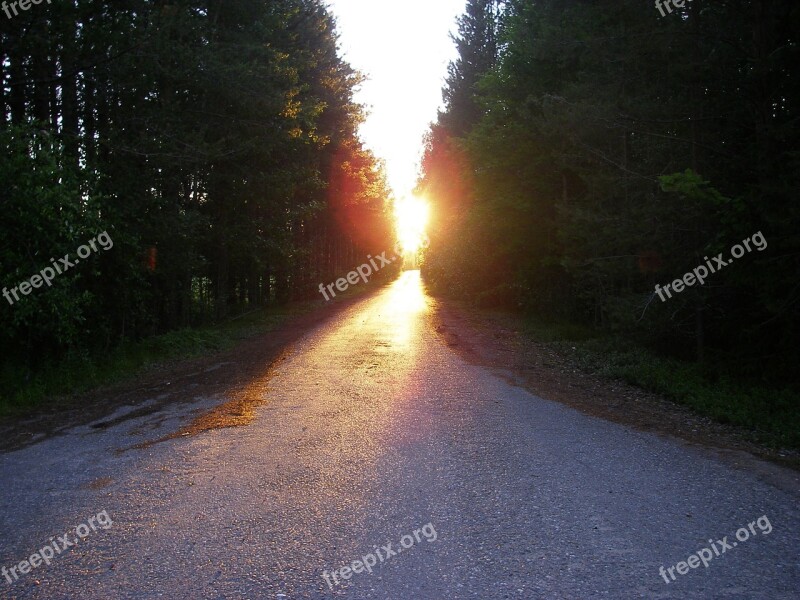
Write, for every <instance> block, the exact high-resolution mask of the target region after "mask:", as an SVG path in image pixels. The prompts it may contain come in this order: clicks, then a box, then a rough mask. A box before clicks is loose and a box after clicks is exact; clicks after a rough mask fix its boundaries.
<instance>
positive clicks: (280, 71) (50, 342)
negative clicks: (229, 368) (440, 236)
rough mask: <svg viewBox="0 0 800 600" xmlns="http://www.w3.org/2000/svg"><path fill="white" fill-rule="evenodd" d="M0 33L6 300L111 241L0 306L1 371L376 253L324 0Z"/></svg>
mask: <svg viewBox="0 0 800 600" xmlns="http://www.w3.org/2000/svg"><path fill="white" fill-rule="evenodd" d="M12 16H13V15H12ZM0 28H1V29H0V48H2V50H0V55H2V59H1V60H0V68H1V69H2V72H1V75H0V77H1V81H2V85H0V106H2V123H0V152H2V156H0V181H2V185H0V207H1V209H0V229H1V230H2V232H3V239H2V241H1V242H0V273H2V277H3V283H2V285H3V286H4V289H5V291H6V293H7V294H12V293H14V294H15V295H17V296H19V292H14V291H13V290H14V288H17V287H18V285H19V283H20V282H23V281H25V280H27V279H29V278H31V276H34V275H36V274H37V273H40V272H41V271H42V270H43V269H45V268H48V267H51V266H54V265H57V264H58V263H57V261H58V259H60V257H62V256H65V255H67V254H71V255H72V256H73V257H75V256H76V250H77V249H79V248H81V247H82V245H83V244H86V243H88V241H89V240H93V239H94V238H95V237H96V236H98V235H99V234H105V235H106V236H107V237H108V238H109V239H110V240H112V241H113V249H110V250H108V251H102V250H101V251H100V252H99V253H93V254H92V256H90V257H89V258H88V259H87V260H85V261H84V262H83V263H82V264H77V265H75V267H74V268H71V269H70V272H69V273H68V274H64V275H59V276H57V277H55V278H54V279H52V281H51V282H48V284H47V285H42V286H41V288H42V289H35V290H33V293H29V295H26V297H24V298H21V297H20V298H21V300H23V301H19V302H17V301H14V302H11V300H9V303H11V304H9V303H7V302H6V301H5V300H4V302H3V304H4V305H5V307H4V308H3V309H2V311H0V322H2V327H1V328H0V337H1V338H2V341H0V344H2V347H3V349H4V350H3V354H4V367H5V368H6V369H10V370H13V371H15V372H16V371H20V370H23V371H25V372H28V373H31V372H36V370H37V369H41V368H43V366H44V365H46V364H49V363H51V362H54V361H58V360H60V359H62V358H66V357H76V356H77V357H81V356H87V357H88V356H90V355H92V354H93V353H98V352H100V353H103V352H106V351H108V350H109V349H112V348H115V347H117V346H119V345H120V344H122V343H124V342H125V341H127V340H138V339H142V338H147V337H149V336H153V335H156V334H160V333H163V332H167V331H171V330H175V329H178V328H185V327H192V326H198V325H202V324H204V323H213V322H219V321H221V320H224V319H226V318H229V317H232V316H235V315H239V314H243V313H246V312H247V311H250V310H253V309H255V308H258V307H261V306H265V305H269V304H275V303H286V302H288V301H291V300H297V299H302V298H305V297H311V296H313V295H314V294H315V293H316V292H315V290H316V286H317V285H318V284H319V282H321V281H328V280H329V279H331V278H333V277H334V276H335V277H338V276H339V275H340V273H342V272H343V271H346V270H349V269H350V268H352V265H353V263H354V262H355V257H358V259H359V261H361V260H363V257H364V256H366V254H367V253H368V252H377V251H380V250H385V249H387V248H389V247H391V245H390V242H391V239H392V237H391V235H392V234H391V220H390V212H389V210H390V207H389V206H388V201H389V195H390V193H389V190H388V187H387V184H386V178H385V175H384V170H383V166H382V164H381V162H380V161H379V160H378V159H377V158H376V157H375V156H374V155H373V154H372V153H371V152H370V151H369V150H367V149H366V148H365V147H364V146H363V144H362V142H361V141H360V139H359V137H358V134H357V131H358V127H359V125H360V123H361V122H362V121H363V118H364V112H363V109H362V107H361V106H360V105H358V104H356V103H355V102H354V101H353V93H354V90H355V89H356V88H357V86H358V85H359V83H360V81H361V78H362V76H361V75H360V74H359V73H357V72H356V71H355V70H354V69H353V68H351V67H350V65H349V64H347V63H346V62H345V61H344V60H343V59H342V58H341V56H340V53H339V51H338V48H337V37H336V31H335V21H334V19H333V17H332V16H331V14H330V12H329V10H328V9H327V7H326V6H325V5H324V3H323V2H322V1H321V0H226V1H224V2H223V1H222V0H202V1H194V0H126V1H125V2H99V1H94V0H59V1H58V2H54V3H52V4H51V5H39V6H31V5H28V9H27V10H26V11H25V12H19V14H18V15H17V16H13V18H11V19H7V18H6V17H5V16H4V15H3V14H1V13H0ZM84 253H85V251H84ZM35 283H36V281H35V280H34V284H35ZM21 289H22V290H24V291H28V292H30V290H29V289H27V288H26V287H25V286H22V287H21ZM9 297H10V298H11V299H12V300H13V298H14V295H9V296H8V297H7V299H8V298H9Z"/></svg>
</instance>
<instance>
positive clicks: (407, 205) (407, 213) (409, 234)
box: [394, 196, 429, 254]
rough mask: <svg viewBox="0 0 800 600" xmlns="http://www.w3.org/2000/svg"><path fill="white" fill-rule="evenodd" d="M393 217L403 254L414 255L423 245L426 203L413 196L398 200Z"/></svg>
mask: <svg viewBox="0 0 800 600" xmlns="http://www.w3.org/2000/svg"><path fill="white" fill-rule="evenodd" d="M394 216H395V226H396V228H397V239H398V240H399V242H400V245H401V246H402V247H403V250H404V251H405V252H407V253H409V254H414V253H416V252H417V251H419V249H420V248H421V247H422V245H423V241H424V238H425V228H426V227H427V226H428V216H429V207H428V204H427V202H425V201H424V200H422V199H420V198H416V197H413V196H412V197H409V198H403V199H402V200H398V201H396V202H395V205H394Z"/></svg>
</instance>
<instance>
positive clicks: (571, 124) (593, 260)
mask: <svg viewBox="0 0 800 600" xmlns="http://www.w3.org/2000/svg"><path fill="white" fill-rule="evenodd" d="M798 34H800V7H798V6H797V4H796V3H791V2H783V1H780V0H720V1H717V2H702V1H699V0H694V1H692V2H687V3H686V4H685V6H684V7H683V8H678V7H674V10H673V11H672V12H671V13H668V14H665V15H664V16H662V15H661V13H660V12H659V11H658V10H657V8H656V7H654V6H653V5H652V4H649V3H646V2H645V3H636V2H622V1H616V0H614V1H612V0H609V1H605V2H595V1H583V0H569V1H566V0H508V1H500V0H469V2H468V3H467V10H466V12H465V14H464V15H463V16H462V17H461V19H460V21H459V30H458V34H457V35H456V36H455V40H456V43H457V44H458V50H459V54H458V59H457V60H456V61H455V62H453V63H452V64H451V66H450V70H449V74H448V78H447V82H446V86H445V89H444V98H445V108H444V110H442V111H441V112H440V114H439V117H438V120H437V121H436V122H435V123H434V124H433V125H432V127H431V129H430V132H429V134H428V137H427V140H426V148H425V154H424V159H423V176H422V178H421V181H420V190H419V191H420V192H421V193H424V194H426V195H427V196H428V197H430V198H431V199H432V201H434V202H435V203H436V209H435V211H434V221H433V222H432V225H431V235H430V237H431V248H430V251H429V254H428V256H427V259H426V265H425V267H424V270H425V276H426V278H427V280H428V281H429V282H430V284H431V285H432V286H433V287H434V288H435V289H439V290H442V291H445V290H449V291H450V292H451V293H452V292H455V293H457V294H459V295H461V296H466V297H469V298H472V299H473V300H475V301H476V302H477V303H479V304H482V305H490V306H508V307H514V308H522V309H524V310H526V311H530V312H532V313H537V314H540V315H546V316H548V317H551V318H558V319H566V320H572V321H580V322H583V323H585V324H588V325H592V326H595V327H597V328H600V329H602V330H604V331H608V332H614V333H616V334H619V335H621V336H623V337H628V338H629V339H632V340H636V341H637V342H640V343H643V344H647V345H649V346H651V347H653V348H655V349H657V350H659V351H662V352H665V353H669V354H671V355H675V356H679V357H682V358H685V359H690V360H695V361H699V362H700V363H702V364H706V365H708V366H709V367H713V368H716V369H717V371H718V372H720V371H721V370H722V369H724V371H725V372H728V373H733V374H737V375H748V376H753V377H763V378H765V379H769V378H773V377H782V378H786V379H792V378H793V375H792V372H793V364H794V362H796V359H797V356H798V350H797V340H798V339H800V336H799V335H798V334H800V327H799V326H798V325H800V284H798V274H800V233H799V232H798V225H800V203H798V201H797V190H798V183H799V182H800V181H799V180H800V177H798V174H799V173H800V169H799V168H798V167H799V166H800V161H799V160H798V159H800V154H798V149H799V148H800V144H798V141H800V140H799V139H798V138H799V136H798V134H799V133H800V119H798V116H799V114H798V102H799V101H800V80H798V78H797V77H796V73H797V65H798V64H800V61H798V58H799V57H798V52H800V49H799V47H798ZM758 232H761V234H762V235H763V237H764V238H765V239H766V241H767V242H768V248H767V249H766V250H764V251H763V252H760V251H759V252H753V253H749V254H747V255H746V256H744V257H742V258H741V259H740V260H737V261H735V262H734V263H732V264H731V265H729V266H727V267H726V268H725V269H724V270H720V271H718V272H716V273H713V274H712V275H710V276H709V277H708V278H707V279H706V281H705V283H704V284H703V285H693V286H692V287H687V289H686V290H684V291H683V292H682V293H680V294H677V295H674V296H673V297H672V298H670V299H668V301H664V302H662V301H661V300H660V298H659V297H658V295H657V294H656V292H655V290H656V287H655V286H656V285H662V286H663V285H665V284H668V283H671V282H673V281H674V280H677V279H679V278H682V277H683V275H684V273H687V272H690V271H692V269H693V268H695V267H696V266H697V265H703V264H706V261H707V260H708V257H714V256H717V255H718V254H719V253H725V255H726V256H727V255H728V254H729V249H730V248H731V247H732V246H734V245H735V244H737V243H739V242H741V241H742V240H744V239H746V238H748V237H750V236H753V235H755V234H756V233H758Z"/></svg>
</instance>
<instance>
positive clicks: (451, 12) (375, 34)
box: [330, 0, 466, 197]
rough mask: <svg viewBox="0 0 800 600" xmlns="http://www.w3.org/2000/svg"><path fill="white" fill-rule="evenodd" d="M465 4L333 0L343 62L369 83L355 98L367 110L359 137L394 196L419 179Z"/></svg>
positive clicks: (422, 0) (420, 0)
mask: <svg viewBox="0 0 800 600" xmlns="http://www.w3.org/2000/svg"><path fill="white" fill-rule="evenodd" d="M465 5H466V0H330V6H331V9H332V11H333V14H334V15H336V18H337V22H338V30H339V34H340V44H341V48H342V50H343V52H344V56H345V58H346V59H347V60H348V62H350V64H351V65H353V67H354V68H356V69H357V70H359V71H361V72H362V73H364V74H365V75H366V76H367V77H368V78H369V80H368V81H366V82H365V83H364V85H363V86H362V89H361V91H360V92H359V93H358V95H357V96H356V100H357V101H358V102H360V103H362V104H364V105H366V107H367V110H368V111H369V116H368V118H367V122H366V123H365V124H364V125H363V126H362V128H361V136H362V138H363V139H364V142H365V143H366V144H367V146H368V147H369V148H371V149H372V150H373V151H374V152H375V154H376V155H378V157H379V158H383V159H384V160H386V167H387V171H388V174H389V183H390V184H391V186H392V189H394V191H395V194H396V195H397V196H398V197H402V196H404V195H406V194H409V193H410V192H411V190H412V188H413V187H414V185H415V183H416V179H417V168H418V164H419V159H420V156H421V151H422V137H423V135H424V134H425V132H426V131H427V129H428V124H429V123H430V122H431V121H434V120H435V119H436V111H437V109H438V108H439V107H440V106H441V104H442V86H443V85H444V78H445V75H446V74H447V64H448V63H449V62H450V61H451V60H452V59H453V58H455V55H456V51H455V46H454V44H453V42H452V40H451V39H450V33H451V32H455V31H456V18H457V17H458V16H459V15H461V14H462V13H463V12H464V8H465Z"/></svg>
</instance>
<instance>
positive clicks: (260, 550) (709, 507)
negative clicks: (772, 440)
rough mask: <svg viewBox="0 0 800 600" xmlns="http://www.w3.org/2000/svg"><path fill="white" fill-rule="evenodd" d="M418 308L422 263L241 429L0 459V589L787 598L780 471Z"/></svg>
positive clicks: (794, 528) (330, 339) (318, 340)
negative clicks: (646, 428)
mask: <svg viewBox="0 0 800 600" xmlns="http://www.w3.org/2000/svg"><path fill="white" fill-rule="evenodd" d="M434 312H435V311H434V303H433V301H432V300H431V299H430V298H429V297H427V296H426V295H425V293H424V292H423V288H422V286H421V284H420V281H419V277H418V274H417V273H416V272H408V273H405V274H404V275H403V276H402V278H401V279H400V280H398V281H397V282H395V283H394V284H392V285H390V286H388V287H385V288H383V289H381V290H380V291H378V292H377V293H375V294H373V295H371V296H368V297H365V298H363V299H361V300H359V301H357V302H355V303H353V304H352V305H351V306H349V307H348V308H347V309H346V310H343V311H341V312H339V313H338V314H336V316H334V317H332V318H331V319H330V320H329V321H327V322H325V323H323V324H322V325H320V326H318V327H316V328H315V329H314V330H313V331H311V332H310V333H309V334H307V335H305V336H304V337H303V338H302V339H301V340H300V341H299V342H298V343H296V344H295V345H294V347H293V348H292V351H291V353H290V354H288V356H287V358H286V359H285V360H283V361H281V362H280V363H278V364H277V365H276V366H275V367H274V368H273V369H272V370H271V371H268V368H267V367H268V366H267V365H265V366H264V377H263V380H261V381H258V382H254V385H255V386H256V388H255V389H256V390H257V391H258V390H260V391H258V392H257V393H259V394H260V395H261V396H262V398H263V399H265V400H266V401H265V402H264V403H263V404H261V405H260V406H256V407H254V408H253V409H252V410H253V411H254V412H253V415H252V417H253V418H252V421H251V422H250V423H249V424H247V425H245V426H241V427H236V428H220V429H212V430H209V431H203V432H201V433H198V434H196V435H189V434H187V435H184V436H178V437H174V438H172V439H166V440H164V441H160V442H158V443H154V444H151V445H148V444H144V445H141V446H139V447H135V446H137V444H141V443H142V442H150V441H154V440H158V439H159V438H161V437H163V436H165V435H167V434H170V433H174V432H175V431H176V430H179V429H180V427H181V426H182V425H185V424H186V423H187V422H189V421H190V420H191V419H192V418H194V417H195V416H197V414H198V411H200V410H205V409H209V408H211V407H213V406H214V405H216V404H219V403H221V402H223V401H224V400H225V398H219V397H213V398H208V397H203V396H202V395H200V396H198V397H197V398H196V400H195V402H193V403H191V404H188V405H180V406H170V405H167V406H165V407H164V408H161V409H159V410H158V411H157V412H155V413H153V414H149V415H144V416H141V417H137V418H129V419H125V418H119V417H124V416H125V411H126V410H129V411H133V410H134V409H135V407H129V408H127V409H126V408H122V409H118V410H117V413H115V414H112V415H108V417H107V419H106V424H108V423H112V424H111V425H110V426H104V427H96V426H95V427H93V426H92V425H93V424H91V423H90V424H87V425H84V426H79V427H74V428H72V429H70V430H68V431H64V432H62V433H61V434H60V435H58V436H56V437H52V438H49V439H44V440H42V441H40V442H38V443H36V444H33V445H30V446H28V447H26V448H24V449H21V450H17V451H14V452H8V453H5V454H2V455H0V481H1V483H0V485H1V486H2V492H0V533H1V534H2V538H1V539H0V566H2V567H3V568H4V569H5V571H3V576H2V578H0V597H2V598H43V599H44V598H46V599H57V598H98V599H110V598H170V599H183V598H186V599H189V598H251V599H260V598H270V599H279V598H280V599H286V600H288V599H293V598H320V599H321V598H377V599H390V598H391V599H397V600H401V599H403V600H404V599H417V598H419V599H432V600H442V599H446V600H456V599H459V598H476V599H477V598H480V599H484V600H488V599H501V598H547V599H550V598H576V599H584V598H612V599H619V598H748V599H750V598H798V597H800V559H798V548H800V545H799V544H798V537H799V535H800V533H799V532H800V528H799V527H798V525H800V515H799V514H798V506H799V505H798V497H799V496H800V494H798V491H797V489H796V487H795V486H793V485H777V484H775V483H774V481H773V480H772V479H771V478H767V477H765V476H764V475H763V473H762V470H760V469H757V468H749V467H747V468H745V467H740V468H737V467H734V466H732V465H731V463H730V461H726V460H724V459H723V457H721V455H720V453H718V452H715V451H713V450H712V449H705V448H701V447H697V446H691V445H688V444H686V443H683V442H679V441H677V440H674V439H671V438H667V437H663V436H658V435H655V434H651V433H647V432H641V431H636V430H633V429H631V428H628V427H624V426H621V425H617V424H614V423H610V422H606V421H603V420H599V419H596V418H593V417H589V416H585V415H583V414H581V413H578V412H576V411H574V410H572V409H570V408H566V407H565V406H563V405H560V404H557V403H553V402H549V401H547V400H543V399H541V398H537V397H535V396H533V395H531V394H529V393H528V392H526V391H525V390H523V389H520V388H517V387H514V386H512V385H510V384H508V383H507V382H506V381H505V380H504V379H503V378H501V377H499V376H498V374H497V373H493V372H491V371H490V370H487V369H485V368H483V367H480V366H476V365H472V364H468V363H467V362H465V361H463V360H462V359H461V358H460V357H459V355H458V354H457V353H456V352H455V351H454V350H453V349H452V348H450V347H448V345H447V344H446V343H445V342H444V341H443V339H442V337H441V336H440V335H439V334H437V332H436V328H435V320H434ZM182 385H191V381H189V382H184V383H183V384H182ZM154 401H156V399H154ZM94 425H97V423H94ZM796 480H797V479H796V477H794V475H793V474H791V475H790V474H787V477H786V481H790V482H791V481H796ZM76 529H77V531H76ZM737 534H738V536H739V539H737ZM80 536H83V539H81V540H80V541H79V542H78V543H77V544H75V543H74V541H75V538H77V537H80ZM51 539H52V540H51ZM67 543H73V545H72V546H71V547H68V548H64V547H63V546H65V545H66V544H67ZM54 545H55V547H57V548H58V552H56V551H55V549H54ZM45 547H49V548H53V551H52V552H50V551H48V550H47V549H46V548H45ZM43 548H45V549H44V550H43V551H42V550H41V549H43ZM722 550H724V552H722ZM698 552H699V553H700V555H699V556H698V554H697V553H698ZM34 553H38V554H39V555H40V556H43V557H46V558H47V561H46V562H43V563H42V564H37V565H36V566H35V568H31V567H30V565H29V564H27V565H26V564H25V563H23V564H20V563H22V561H26V560H27V561H28V563H30V562H31V561H30V560H28V559H29V558H30V557H31V555H32V554H34ZM717 553H718V555H717ZM50 554H52V555H53V557H52V558H50V557H49V555H50ZM692 555H695V557H694V558H691V559H690V556H692ZM701 559H705V561H704V562H705V564H704V562H703V561H701ZM40 560H41V559H40ZM40 560H37V558H36V557H33V562H34V563H39V562H40ZM354 561H360V562H354ZM47 562H49V564H47ZM373 562H374V563H375V564H374V566H373V565H372V564H371V563H373ZM365 563H369V564H368V566H369V570H371V573H370V572H368V571H367V570H365V569H366V568H367V565H365ZM679 563H685V564H679ZM676 565H677V566H676ZM692 565H696V566H694V567H693V566H692ZM706 565H707V566H706ZM343 567H346V569H344V570H343ZM661 567H664V571H663V574H662V573H660V568H661ZM670 568H672V571H671V574H670V571H669V569H670ZM11 569H13V571H12V570H11ZM24 571H29V572H28V573H24ZM681 571H683V572H684V573H685V574H681ZM6 575H7V576H6ZM673 577H674V580H673ZM9 580H10V581H11V582H10V583H9ZM667 581H669V583H667ZM329 582H330V583H329Z"/></svg>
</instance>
